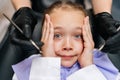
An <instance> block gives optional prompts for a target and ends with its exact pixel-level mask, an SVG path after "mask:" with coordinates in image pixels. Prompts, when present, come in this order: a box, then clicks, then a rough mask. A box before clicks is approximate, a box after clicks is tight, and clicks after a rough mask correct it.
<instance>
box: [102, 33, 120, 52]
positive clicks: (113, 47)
mask: <svg viewBox="0 0 120 80" xmlns="http://www.w3.org/2000/svg"><path fill="white" fill-rule="evenodd" d="M102 51H103V52H106V53H110V54H120V31H118V33H117V34H115V35H114V36H112V37H110V38H109V39H108V40H106V44H105V46H104V47H103V49H102Z"/></svg>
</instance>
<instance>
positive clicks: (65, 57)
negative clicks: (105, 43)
mask: <svg viewBox="0 0 120 80" xmlns="http://www.w3.org/2000/svg"><path fill="white" fill-rule="evenodd" d="M61 58H62V59H65V60H70V59H71V58H73V56H61Z"/></svg>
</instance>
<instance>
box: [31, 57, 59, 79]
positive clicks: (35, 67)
mask: <svg viewBox="0 0 120 80" xmlns="http://www.w3.org/2000/svg"><path fill="white" fill-rule="evenodd" d="M60 64H61V62H60V58H53V57H40V58H36V59H34V60H33V61H32V66H31V71H30V77H29V80H60Z"/></svg>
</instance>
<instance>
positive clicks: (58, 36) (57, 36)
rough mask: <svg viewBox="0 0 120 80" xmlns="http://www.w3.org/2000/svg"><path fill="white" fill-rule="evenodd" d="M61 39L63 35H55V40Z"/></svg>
mask: <svg viewBox="0 0 120 80" xmlns="http://www.w3.org/2000/svg"><path fill="white" fill-rule="evenodd" d="M61 37H62V35H61V34H55V35H54V38H61Z"/></svg>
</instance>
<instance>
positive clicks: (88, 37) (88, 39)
mask: <svg viewBox="0 0 120 80" xmlns="http://www.w3.org/2000/svg"><path fill="white" fill-rule="evenodd" d="M83 39H84V42H85V45H86V46H91V45H93V39H92V34H91V31H90V25H89V22H88V17H86V18H85V19H84V26H83Z"/></svg>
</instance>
